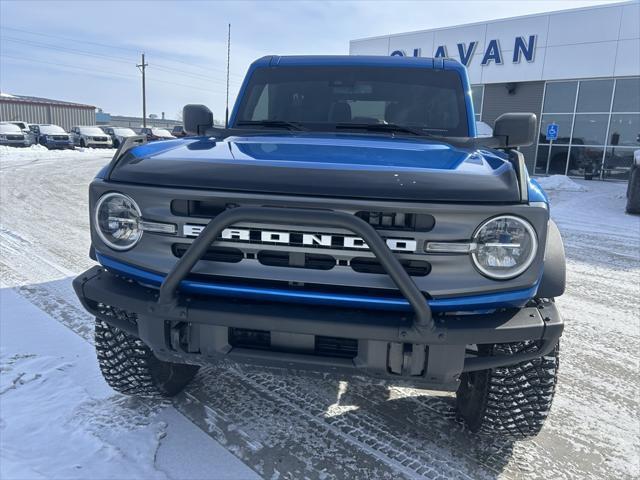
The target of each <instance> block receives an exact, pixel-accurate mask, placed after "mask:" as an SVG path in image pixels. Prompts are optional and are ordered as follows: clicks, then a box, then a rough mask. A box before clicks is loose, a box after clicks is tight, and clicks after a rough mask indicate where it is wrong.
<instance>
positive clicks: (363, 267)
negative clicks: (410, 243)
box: [350, 257, 431, 277]
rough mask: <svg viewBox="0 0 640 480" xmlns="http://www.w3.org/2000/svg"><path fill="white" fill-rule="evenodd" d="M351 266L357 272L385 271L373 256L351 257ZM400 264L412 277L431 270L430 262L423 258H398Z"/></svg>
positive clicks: (424, 274)
mask: <svg viewBox="0 0 640 480" xmlns="http://www.w3.org/2000/svg"><path fill="white" fill-rule="evenodd" d="M350 263H351V268H352V269H353V270H354V271H356V272H358V273H378V274H384V273H386V272H385V270H384V268H382V265H381V264H380V262H379V261H378V260H377V259H375V258H366V257H356V258H352V259H351V262H350ZM400 264H401V265H402V266H403V267H404V269H405V271H406V272H407V273H408V274H409V275H411V276H412V277H424V276H426V275H428V274H429V272H430V271H431V264H430V263H429V262H425V261H424V260H404V259H403V260H400Z"/></svg>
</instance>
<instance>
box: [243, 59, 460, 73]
mask: <svg viewBox="0 0 640 480" xmlns="http://www.w3.org/2000/svg"><path fill="white" fill-rule="evenodd" d="M315 65H318V66H326V65H330V66H350V65H355V66H367V67H414V68H438V69H444V70H458V71H461V72H463V71H464V66H463V65H462V64H461V63H460V62H458V61H457V60H454V59H450V58H444V59H443V58H435V59H434V58H428V57H408V56H387V55H287V56H278V55H269V56H266V57H262V58H259V59H258V60H256V61H255V62H253V64H252V65H251V68H250V70H249V73H251V70H252V69H254V68H256V67H264V66H271V67H275V66H280V67H287V66H315ZM248 76H249V75H248V74H247V77H248Z"/></svg>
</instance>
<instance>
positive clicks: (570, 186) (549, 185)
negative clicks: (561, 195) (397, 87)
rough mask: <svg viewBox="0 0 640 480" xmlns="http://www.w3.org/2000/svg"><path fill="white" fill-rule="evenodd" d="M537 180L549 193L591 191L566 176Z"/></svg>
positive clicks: (539, 178)
mask: <svg viewBox="0 0 640 480" xmlns="http://www.w3.org/2000/svg"><path fill="white" fill-rule="evenodd" d="M536 180H537V181H538V183H539V184H540V186H541V187H542V188H544V189H545V190H547V191H550V192H551V191H557V192H587V191H589V189H588V188H587V187H585V186H583V185H580V184H579V183H576V182H574V181H573V180H571V179H570V178H569V177H567V176H566V175H551V176H550V177H537V178H536Z"/></svg>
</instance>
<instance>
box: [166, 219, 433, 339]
mask: <svg viewBox="0 0 640 480" xmlns="http://www.w3.org/2000/svg"><path fill="white" fill-rule="evenodd" d="M256 221H260V222H264V223H269V224H274V225H287V224H292V223H293V224H295V225H304V226H307V227H333V228H343V229H345V230H349V231H351V232H353V233H355V234H356V235H359V236H360V237H361V238H362V239H363V240H364V241H365V242H366V244H367V246H368V247H369V248H370V249H371V251H372V252H373V254H374V255H375V256H376V257H377V259H378V261H379V262H380V264H381V265H382V268H384V270H385V271H386V272H387V274H388V275H389V276H390V277H391V279H392V280H393V283H395V285H396V287H398V290H400V293H402V295H403V296H404V297H405V298H406V299H407V301H408V302H409V304H410V305H411V307H412V308H413V311H414V313H415V319H414V322H415V324H416V325H418V326H420V327H426V328H428V329H434V328H435V325H434V322H433V315H432V314H431V308H429V305H428V304H427V301H426V299H425V297H424V295H423V294H422V292H421V291H420V289H419V288H418V287H417V286H416V284H415V283H414V282H413V280H412V279H411V277H410V276H409V274H408V273H407V272H406V271H405V269H404V268H403V267H402V265H401V264H400V262H399V261H398V259H397V258H396V256H395V255H394V254H393V253H392V252H391V250H390V249H389V247H388V246H387V244H386V243H385V242H384V240H382V238H381V237H380V235H378V232H376V231H375V229H374V228H373V227H372V226H371V225H369V224H368V223H367V222H365V221H364V220H362V219H361V218H358V217H356V216H355V215H350V214H347V213H343V212H334V211H327V210H309V209H296V208H272V207H237V208H232V209H229V210H226V211H224V212H223V213H221V214H219V215H218V216H216V217H215V218H214V219H213V220H211V221H210V222H209V224H208V225H207V226H206V227H205V229H204V230H203V231H202V232H201V233H200V235H199V236H198V238H196V239H195V240H194V242H193V243H192V244H191V246H190V247H189V248H188V249H187V251H186V252H185V253H184V255H183V256H182V257H181V258H180V260H178V262H176V264H175V265H174V266H173V268H172V269H171V271H170V272H169V274H168V275H167V277H166V278H165V280H164V281H163V282H162V286H161V287H160V296H159V298H158V303H159V304H171V303H173V302H175V299H176V293H177V290H178V286H179V285H180V282H182V280H184V279H185V278H186V277H187V275H189V273H191V270H192V269H193V267H194V266H195V264H196V263H197V262H198V261H199V260H200V259H201V258H202V257H203V256H204V254H205V253H206V251H207V249H208V248H209V246H210V245H211V244H212V243H213V242H215V241H216V239H217V238H218V237H219V236H220V234H221V233H222V231H223V230H224V229H225V228H226V227H228V226H230V225H233V224H235V223H239V222H256Z"/></svg>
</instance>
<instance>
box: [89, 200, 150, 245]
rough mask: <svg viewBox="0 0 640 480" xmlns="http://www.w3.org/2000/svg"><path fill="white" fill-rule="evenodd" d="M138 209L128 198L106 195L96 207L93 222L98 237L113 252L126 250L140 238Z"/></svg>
mask: <svg viewBox="0 0 640 480" xmlns="http://www.w3.org/2000/svg"><path fill="white" fill-rule="evenodd" d="M141 217H142V214H141V213H140V208H138V205H136V202H134V201H133V199H131V198H130V197H127V196H126V195H123V194H121V193H107V194H106V195H103V196H102V197H101V198H100V200H99V201H98V204H97V205H96V210H95V216H94V222H95V228H96V232H98V236H99V237H100V238H101V239H102V241H103V242H104V243H106V244H107V245H108V246H109V247H110V248H112V249H114V250H128V249H130V248H132V247H133V246H134V245H135V244H136V243H138V241H139V240H140V238H141V237H142V229H141V228H140V225H139V223H140V220H141Z"/></svg>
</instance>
